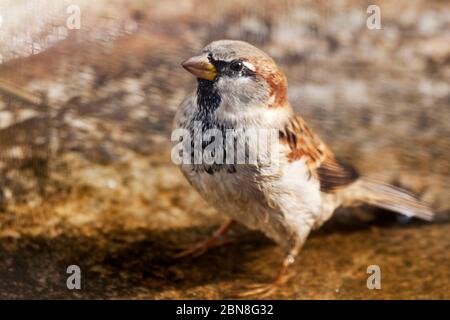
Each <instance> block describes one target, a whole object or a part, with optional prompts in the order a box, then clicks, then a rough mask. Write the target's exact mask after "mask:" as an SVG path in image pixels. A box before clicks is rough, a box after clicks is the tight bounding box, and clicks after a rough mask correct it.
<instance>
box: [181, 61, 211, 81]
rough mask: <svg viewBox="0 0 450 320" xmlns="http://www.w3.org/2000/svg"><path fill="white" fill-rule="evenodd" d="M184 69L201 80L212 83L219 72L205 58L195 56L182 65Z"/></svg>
mask: <svg viewBox="0 0 450 320" xmlns="http://www.w3.org/2000/svg"><path fill="white" fill-rule="evenodd" d="M181 65H182V66H183V68H185V69H186V70H187V71H189V72H190V73H192V74H193V75H194V76H196V77H197V78H200V79H206V80H209V81H212V80H214V79H215V78H216V76H217V70H216V68H215V67H214V65H213V64H212V63H211V62H209V60H208V58H207V57H205V56H195V57H192V58H189V59H187V60H186V61H184V62H183V63H182V64H181Z"/></svg>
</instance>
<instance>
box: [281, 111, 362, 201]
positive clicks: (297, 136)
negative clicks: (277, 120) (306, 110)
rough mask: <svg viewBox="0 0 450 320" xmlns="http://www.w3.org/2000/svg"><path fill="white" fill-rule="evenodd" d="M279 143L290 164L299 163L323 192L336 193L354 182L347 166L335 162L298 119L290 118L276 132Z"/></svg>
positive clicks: (306, 126) (325, 148)
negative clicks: (314, 179) (286, 147)
mask: <svg viewBox="0 0 450 320" xmlns="http://www.w3.org/2000/svg"><path fill="white" fill-rule="evenodd" d="M280 141H281V143H282V144H285V145H287V146H288V148H289V153H288V160H289V161H290V162H293V161H298V160H300V159H303V160H304V161H305V163H306V165H307V166H308V169H309V171H310V173H311V175H312V176H314V177H316V178H317V179H318V180H319V181H320V189H321V191H323V192H328V193H330V192H336V191H338V190H339V189H341V188H343V187H345V186H347V185H349V184H351V183H352V182H354V181H355V180H356V179H357V178H358V173H357V172H356V170H355V169H353V168H352V167H351V166H348V165H344V164H342V163H340V162H338V161H337V160H336V159H335V157H334V155H333V153H332V152H331V150H330V149H328V147H327V146H326V145H325V143H323V142H322V140H320V138H319V137H318V136H317V135H316V134H314V132H312V131H311V130H310V129H309V128H308V125H307V124H306V122H305V121H304V120H303V119H302V118H301V117H300V116H293V117H292V118H291V119H290V121H289V122H288V123H287V125H286V126H285V127H284V128H283V129H282V130H280Z"/></svg>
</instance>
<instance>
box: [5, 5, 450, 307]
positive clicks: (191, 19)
mask: <svg viewBox="0 0 450 320" xmlns="http://www.w3.org/2000/svg"><path fill="white" fill-rule="evenodd" d="M369 5H377V6H379V8H380V14H381V29H374V30H371V29H369V28H368V27H367V25H366V21H367V19H368V18H369V16H371V14H372V13H368V12H367V8H368V7H369ZM78 18H79V21H78V20H77V19H78ZM77 21H78V22H79V25H77ZM224 38H230V39H240V40H245V41H248V42H250V43H252V44H254V45H256V46H258V47H260V48H261V49H263V50H265V51H266V52H268V53H269V54H270V55H271V56H272V57H273V58H274V59H275V60H276V61H277V63H278V64H279V65H280V66H281V67H282V69H283V70H284V71H285V73H286V75H287V77H288V81H289V99H290V101H291V104H292V105H293V107H294V108H295V110H297V111H298V112H299V113H300V114H301V115H302V116H303V117H304V118H305V119H306V120H307V121H308V122H309V123H310V125H311V126H312V128H313V129H314V130H315V131H316V132H317V133H319V135H320V136H321V137H322V138H323V140H325V141H326V142H328V143H329V144H331V143H332V146H333V149H334V151H335V153H336V154H337V155H338V156H339V157H341V158H343V159H345V160H346V161H347V162H349V163H352V164H353V165H354V166H355V167H356V168H357V169H358V170H359V171H360V172H363V173H364V174H366V175H368V176H370V177H374V178H378V179H380V180H383V181H386V182H390V183H393V184H395V185H398V186H401V187H403V188H406V189H408V190H410V191H412V192H414V193H415V194H417V195H418V196H419V197H420V198H421V199H423V200H424V201H426V202H428V203H429V204H430V205H431V206H432V207H433V209H435V210H436V212H438V213H439V214H440V215H443V216H445V215H446V214H447V215H448V213H449V212H450V197H449V196H450V183H449V179H450V164H449V156H450V124H449V123H450V3H449V2H448V1H446V0H396V1H387V0H386V1H379V0H373V1H356V0H339V1H332V2H331V1H275V0H274V1H269V0H267V1H266V0H265V1H250V0H244V1H243V0H241V1H237V0H233V1H198V0H184V1H172V0H170V1H153V0H128V1H125V0H122V1H121V0H115V1H106V0H99V1H87V0H71V1H60V0H44V1H37V0H35V1H33V0H0V298H135V299H139V298H147V299H165V298H171V299H173V298H228V297H232V296H233V293H236V292H238V291H239V289H240V285H242V284H251V283H254V282H261V281H267V280H268V279H270V278H271V277H272V276H273V274H275V272H276V270H278V269H277V268H278V265H279V263H280V257H281V252H279V251H280V250H279V249H278V248H277V247H276V246H274V245H273V244H272V243H271V242H270V241H268V240H266V239H265V238H264V237H263V236H261V235H260V234H259V233H257V232H250V231H247V230H245V229H238V230H237V231H236V232H235V233H233V234H232V235H231V238H232V239H233V240H234V242H233V243H232V244H230V245H227V246H224V247H221V248H217V249H214V250H212V251H211V252H208V253H207V254H205V255H204V256H202V257H199V258H197V259H194V258H187V259H184V260H179V261H178V260H174V259H173V258H172V256H173V254H174V253H175V252H176V250H177V249H178V248H179V247H180V246H182V245H186V244H187V243H190V242H194V241H196V240H200V239H202V238H203V237H206V236H207V235H208V234H209V233H211V232H212V230H214V228H215V227H216V226H217V225H218V224H219V223H220V221H221V220H222V219H223V217H220V216H217V215H215V214H214V210H213V209H211V208H209V207H208V206H207V205H206V204H205V203H204V202H203V201H202V200H201V199H200V197H199V196H198V195H197V194H196V193H195V191H194V190H193V189H191V188H190V187H189V185H188V183H187V182H186V181H185V180H184V178H183V177H182V175H181V174H180V172H179V171H178V169H177V168H176V167H175V166H174V165H173V164H172V163H171V160H170V145H171V144H170V133H171V121H172V118H173V116H174V113H175V111H176V109H177V106H178V104H179V103H180V102H181V100H182V99H183V97H184V96H185V95H186V94H187V93H189V92H190V91H192V90H193V89H194V88H195V85H196V83H195V80H194V79H193V78H192V76H191V75H189V74H188V73H186V72H185V71H184V70H183V69H182V68H181V67H180V62H181V61H183V60H184V59H186V58H188V57H190V56H191V55H193V54H195V53H197V52H199V51H200V50H201V48H202V47H203V46H205V45H206V44H207V43H209V42H210V41H213V40H218V39H224ZM338 216H340V218H339V217H338V218H336V219H333V220H332V221H331V222H330V223H328V224H327V225H326V226H325V228H324V229H323V230H321V231H318V232H316V233H315V234H313V235H312V237H311V239H310V240H309V241H308V242H307V244H306V246H305V249H304V251H303V252H302V254H301V258H300V261H299V263H297V264H296V266H295V268H294V270H295V276H294V278H293V280H292V282H291V283H290V284H289V285H287V286H286V287H285V288H283V290H281V291H280V292H278V293H276V294H274V296H273V298H284V299H302V298H313V299H316V298H326V299H340V298H447V299H449V298H450V269H449V268H448V266H449V262H450V232H449V231H450V224H449V223H448V222H447V221H448V219H447V220H446V219H445V218H444V219H438V221H437V222H435V223H431V224H425V223H421V222H418V221H414V220H412V221H405V220H404V219H400V218H399V217H397V216H396V215H394V214H391V213H387V212H380V211H376V210H375V209H373V208H368V207H364V208H360V209H352V210H344V211H343V212H340V214H339V215H338ZM336 252H340V254H339V256H337V255H336ZM71 264H76V265H79V266H80V267H81V270H82V290H74V291H70V290H68V289H67V287H66V278H67V276H68V275H67V274H66V268H67V266H69V265H71ZM372 264H378V265H379V266H380V267H381V270H382V290H373V291H371V290H368V289H367V288H366V278H367V276H368V275H367V274H366V268H367V266H369V265H372Z"/></svg>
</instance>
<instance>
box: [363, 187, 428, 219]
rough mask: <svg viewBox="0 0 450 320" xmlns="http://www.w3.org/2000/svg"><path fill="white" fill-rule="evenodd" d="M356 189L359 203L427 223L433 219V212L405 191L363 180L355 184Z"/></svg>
mask: <svg viewBox="0 0 450 320" xmlns="http://www.w3.org/2000/svg"><path fill="white" fill-rule="evenodd" d="M357 188H358V192H357V194H359V195H360V197H359V199H358V200H359V201H363V202H365V203H368V204H371V205H374V206H377V207H380V208H383V209H387V210H391V211H395V212H398V213H401V214H404V215H406V216H409V217H417V218H420V219H423V220H428V221H431V220H433V218H434V212H433V211H432V210H431V209H430V208H429V207H428V206H427V205H425V204H424V203H422V202H421V201H420V200H419V199H417V198H416V197H415V196H413V195H412V194H410V193H409V192H407V191H406V190H403V189H400V188H397V187H394V186H392V185H389V184H385V183H382V182H378V181H373V180H369V179H365V178H363V179H360V180H359V181H358V182H357Z"/></svg>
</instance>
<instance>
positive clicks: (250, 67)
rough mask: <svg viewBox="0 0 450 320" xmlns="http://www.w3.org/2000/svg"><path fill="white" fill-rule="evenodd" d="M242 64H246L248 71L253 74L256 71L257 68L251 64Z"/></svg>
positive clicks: (246, 62)
mask: <svg viewBox="0 0 450 320" xmlns="http://www.w3.org/2000/svg"><path fill="white" fill-rule="evenodd" d="M242 63H243V64H244V66H246V67H247V68H248V69H250V70H252V71H253V72H254V71H255V70H256V68H255V66H254V65H252V64H251V63H250V62H248V61H243V62H242Z"/></svg>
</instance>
